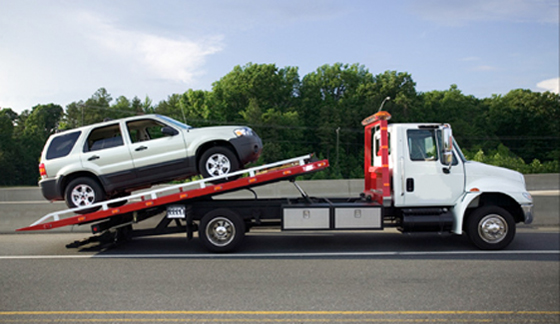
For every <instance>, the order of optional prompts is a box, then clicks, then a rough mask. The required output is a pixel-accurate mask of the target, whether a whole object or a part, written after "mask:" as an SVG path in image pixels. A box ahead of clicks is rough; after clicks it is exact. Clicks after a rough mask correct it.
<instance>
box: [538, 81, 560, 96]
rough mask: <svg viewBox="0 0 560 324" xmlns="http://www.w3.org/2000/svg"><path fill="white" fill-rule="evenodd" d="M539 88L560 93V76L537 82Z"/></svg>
mask: <svg viewBox="0 0 560 324" xmlns="http://www.w3.org/2000/svg"><path fill="white" fill-rule="evenodd" d="M537 87H538V88H539V89H543V90H544V91H550V92H553V93H556V94H559V93H560V78H553V79H548V80H544V81H541V82H539V83H537Z"/></svg>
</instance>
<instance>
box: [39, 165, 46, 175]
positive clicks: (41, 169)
mask: <svg viewBox="0 0 560 324" xmlns="http://www.w3.org/2000/svg"><path fill="white" fill-rule="evenodd" d="M39 174H40V175H41V177H46V176H47V169H45V164H44V163H41V164H39Z"/></svg>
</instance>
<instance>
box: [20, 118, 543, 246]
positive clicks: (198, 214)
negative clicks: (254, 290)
mask: <svg viewBox="0 0 560 324" xmlns="http://www.w3.org/2000/svg"><path fill="white" fill-rule="evenodd" d="M390 118H391V116H390V114H389V113H387V112H384V111H380V112H378V113H376V114H374V115H372V116H370V117H368V118H366V119H364V121H363V122H362V125H363V126H364V127H365V131H364V134H365V138H364V152H365V153H364V191H363V192H362V193H361V195H359V196H357V197H354V198H347V197H342V198H320V197H312V196H309V195H308V194H307V193H306V192H304V191H303V190H302V189H301V187H299V186H298V185H297V184H296V182H295V179H296V177H298V176H300V175H304V174H309V173H312V172H318V171H321V170H323V169H325V168H327V167H328V161H327V160H322V161H314V160H313V158H312V155H307V156H302V157H297V158H294V159H290V160H285V161H279V162H276V163H271V164H267V165H263V166H260V167H255V168H251V169H247V170H241V171H238V172H235V173H231V174H228V175H225V176H217V177H213V178H206V179H202V180H199V181H193V182H189V183H184V184H179V185H175V186H169V187H165V188H162V189H156V190H152V191H148V192H143V193H139V194H136V195H131V196H129V197H125V198H117V199H113V200H109V201H104V202H101V203H97V204H94V205H91V206H88V207H87V208H88V212H89V210H92V209H98V211H94V212H89V213H85V214H84V211H83V210H82V209H80V208H76V209H70V210H64V211H60V212H55V213H51V214H48V215H46V216H44V217H43V218H41V219H39V220H38V221H37V222H35V223H33V224H31V225H30V226H28V227H25V228H21V229H19V231H30V230H45V229H51V228H56V227H61V226H67V225H84V224H91V227H92V232H93V233H94V234H95V236H93V237H91V238H88V239H86V240H83V241H79V242H74V243H72V244H70V245H68V247H78V246H81V245H84V244H89V243H91V242H109V243H115V242H120V241H125V240H127V239H129V238H132V237H138V236H147V235H161V234H171V233H179V232H186V234H187V238H188V239H189V240H190V239H191V238H193V236H194V235H193V234H194V232H195V231H198V237H199V239H200V241H201V242H202V244H203V245H204V246H205V247H206V248H207V249H208V250H210V251H213V252H230V251H233V250H234V249H236V248H237V247H238V246H239V245H240V243H241V241H242V240H243V237H244V235H245V233H246V232H248V231H250V230H251V229H252V228H257V227H267V228H270V227H276V228H279V229H280V230H283V231H337V230H344V231H348V230H352V231H358V230H359V231H364V230H383V229H384V228H387V227H396V228H398V229H399V230H400V231H402V232H439V233H442V232H450V233H454V234H457V235H461V234H463V233H467V235H468V236H469V238H470V239H471V241H472V243H474V245H476V246H477V247H478V248H480V249H502V248H505V247H506V246H508V244H510V243H511V241H512V240H513V238H514V236H515V229H516V223H526V224H529V223H531V221H532V218H533V215H532V208H533V203H532V199H531V196H530V195H529V193H528V192H527V190H526V189H525V181H524V178H523V175H521V174H520V173H518V172H514V171H511V170H507V169H503V168H498V167H493V166H489V165H485V164H482V163H476V162H469V161H467V160H466V159H465V158H464V156H463V154H462V153H461V150H460V149H459V146H458V145H457V144H456V143H454V141H453V136H452V133H451V127H450V126H449V125H447V124H391V125H389V124H388V120H389V119H390ZM227 177H229V178H227ZM232 177H233V178H232ZM283 180H289V181H291V182H293V183H294V185H295V186H296V188H297V189H298V190H299V191H300V193H301V197H296V198H291V197H284V198H274V199H261V198H259V197H257V194H256V192H255V191H253V190H252V188H254V187H258V186H262V185H266V184H270V183H273V182H278V181H283ZM244 189H248V190H250V191H251V192H252V193H253V194H254V198H252V199H214V196H218V195H221V194H224V193H227V192H232V191H237V190H244ZM115 206H117V207H115ZM75 214H78V215H75ZM161 214H164V217H163V218H162V219H161V221H160V223H159V224H158V225H157V226H156V227H155V228H153V229H134V228H133V227H134V226H136V223H139V222H141V221H143V220H146V219H148V218H151V217H154V216H157V215H161Z"/></svg>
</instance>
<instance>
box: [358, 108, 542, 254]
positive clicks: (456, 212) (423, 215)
mask: <svg viewBox="0 0 560 324" xmlns="http://www.w3.org/2000/svg"><path fill="white" fill-rule="evenodd" d="M390 117H391V116H390V115H389V114H388V113H386V112H379V113H378V114H375V115H373V116H371V117H368V118H366V119H365V120H364V121H363V122H362V124H363V125H364V126H365V148H366V149H365V156H364V161H365V168H364V173H365V190H364V193H363V194H362V196H363V197H364V198H365V199H367V200H375V201H377V202H378V203H379V204H381V205H383V207H384V219H385V220H388V219H391V216H392V217H393V220H394V222H395V223H396V224H397V226H398V228H399V229H400V230H401V231H403V232H416V231H450V232H452V233H455V234H459V235H461V234H462V233H463V232H466V233H467V234H468V236H469V237H470V239H471V240H472V242H473V243H474V244H475V245H476V246H477V247H479V248H481V249H500V248H504V247H505V246H507V245H508V244H509V243H510V242H511V241H512V239H513V237H514V235H515V224H516V223H520V222H523V223H526V224H529V223H531V222H532V219H533V215H532V208H533V202H532V198H531V195H530V194H529V193H528V192H527V190H526V187H525V179H524V177H523V175H522V174H521V173H519V172H515V171H512V170H508V169H505V168H499V167H495V166H490V165H486V164H483V163H478V162H472V161H467V160H466V159H465V157H464V155H463V153H462V152H461V150H460V148H459V146H458V145H457V143H455V142H454V141H453V137H452V132H451V127H450V126H449V125H447V124H388V123H387V121H388V120H389V119H390ZM368 148H370V149H368Z"/></svg>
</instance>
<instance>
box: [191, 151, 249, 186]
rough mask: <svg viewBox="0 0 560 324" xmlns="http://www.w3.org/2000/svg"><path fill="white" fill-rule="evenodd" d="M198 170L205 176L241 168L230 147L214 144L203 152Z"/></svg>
mask: <svg viewBox="0 0 560 324" xmlns="http://www.w3.org/2000/svg"><path fill="white" fill-rule="evenodd" d="M198 170H199V171H200V174H201V175H202V176H203V177H204V178H211V177H216V176H221V175H225V174H228V173H232V172H235V171H237V170H239V161H238V160H237V157H236V156H235V154H234V153H233V152H232V151H231V150H230V149H229V148H227V147H224V146H214V147H211V148H209V149H208V150H206V151H205V152H204V153H203V154H202V156H201V157H200V162H199V163H198ZM226 180H227V179H226Z"/></svg>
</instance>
